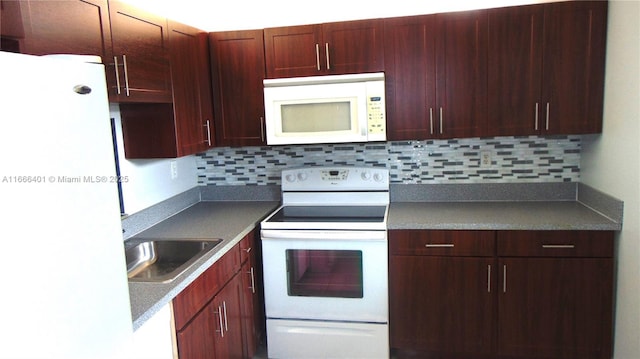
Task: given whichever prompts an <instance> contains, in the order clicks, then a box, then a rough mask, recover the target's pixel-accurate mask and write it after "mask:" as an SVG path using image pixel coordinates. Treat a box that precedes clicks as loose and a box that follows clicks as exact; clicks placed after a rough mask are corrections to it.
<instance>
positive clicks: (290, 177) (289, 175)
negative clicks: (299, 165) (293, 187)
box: [284, 173, 296, 182]
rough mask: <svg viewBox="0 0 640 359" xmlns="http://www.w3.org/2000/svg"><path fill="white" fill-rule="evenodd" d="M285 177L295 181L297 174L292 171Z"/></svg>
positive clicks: (288, 180) (289, 180)
mask: <svg viewBox="0 0 640 359" xmlns="http://www.w3.org/2000/svg"><path fill="white" fill-rule="evenodd" d="M284 179H285V180H287V182H295V181H296V176H295V175H294V174H292V173H289V174H288V175H286V176H284Z"/></svg>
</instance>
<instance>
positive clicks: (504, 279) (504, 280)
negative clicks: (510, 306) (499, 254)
mask: <svg viewBox="0 0 640 359" xmlns="http://www.w3.org/2000/svg"><path fill="white" fill-rule="evenodd" d="M506 292H507V265H506V264H505V265H503V266H502V293H506Z"/></svg>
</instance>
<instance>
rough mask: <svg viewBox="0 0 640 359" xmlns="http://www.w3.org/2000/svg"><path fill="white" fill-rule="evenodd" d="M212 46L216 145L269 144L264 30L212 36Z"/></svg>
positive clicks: (210, 36) (210, 41) (221, 33)
mask: <svg viewBox="0 0 640 359" xmlns="http://www.w3.org/2000/svg"><path fill="white" fill-rule="evenodd" d="M209 44H210V51H211V78H212V85H213V106H214V114H215V119H214V122H215V129H216V131H215V133H216V145H218V146H259V145H263V144H265V143H266V142H265V141H266V139H265V134H264V95H263V84H262V80H264V71H265V70H264V39H263V36H262V30H246V31H230V32H214V33H210V34H209Z"/></svg>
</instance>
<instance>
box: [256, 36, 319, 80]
mask: <svg viewBox="0 0 640 359" xmlns="http://www.w3.org/2000/svg"><path fill="white" fill-rule="evenodd" d="M321 37H322V29H321V27H320V25H303V26H286V27H277V28H268V29H264V46H265V61H266V67H267V77H268V78H280V77H297V76H315V75H319V74H321V71H323V70H324V69H325V67H324V66H325V65H324V61H325V59H324V58H322V56H321V51H324V49H323V48H322V47H321V46H324V45H323V44H321V43H322V38H321ZM321 61H322V63H321ZM321 64H322V67H321Z"/></svg>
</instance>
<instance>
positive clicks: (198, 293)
mask: <svg viewBox="0 0 640 359" xmlns="http://www.w3.org/2000/svg"><path fill="white" fill-rule="evenodd" d="M239 247H240V246H239V244H237V245H235V246H234V247H233V248H232V249H231V250H230V251H229V252H227V253H226V254H225V255H224V256H222V258H220V259H219V260H218V261H217V262H215V263H214V264H213V265H212V266H211V267H209V269H207V270H206V271H205V272H204V273H202V274H201V275H200V277H198V278H197V279H196V280H195V281H193V282H192V283H191V284H189V286H188V287H186V288H185V289H184V290H183V291H182V292H180V294H178V295H177V296H176V297H175V298H174V299H173V314H174V318H175V325H176V329H177V330H180V329H182V327H184V325H185V324H187V323H188V322H189V321H190V320H191V318H192V317H193V316H194V315H195V314H196V313H198V312H199V311H200V309H202V308H203V307H204V306H205V305H206V304H207V302H208V301H209V300H211V299H212V298H213V296H214V295H216V293H218V292H219V291H220V289H222V287H224V285H225V284H226V283H227V282H228V281H229V280H230V279H231V278H232V277H233V275H234V274H235V273H236V272H237V271H238V270H240V249H239Z"/></svg>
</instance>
